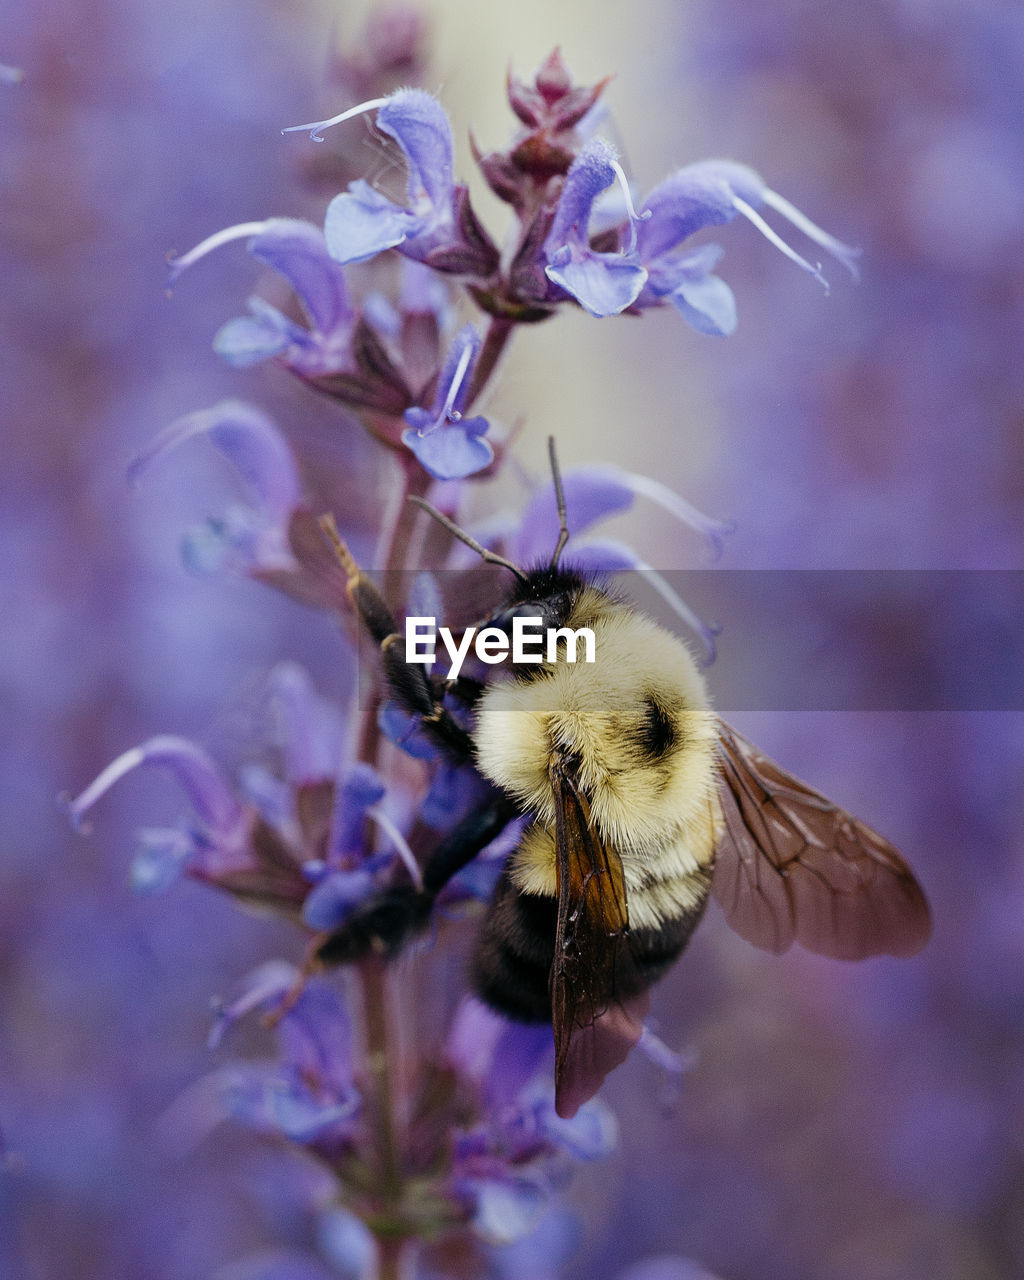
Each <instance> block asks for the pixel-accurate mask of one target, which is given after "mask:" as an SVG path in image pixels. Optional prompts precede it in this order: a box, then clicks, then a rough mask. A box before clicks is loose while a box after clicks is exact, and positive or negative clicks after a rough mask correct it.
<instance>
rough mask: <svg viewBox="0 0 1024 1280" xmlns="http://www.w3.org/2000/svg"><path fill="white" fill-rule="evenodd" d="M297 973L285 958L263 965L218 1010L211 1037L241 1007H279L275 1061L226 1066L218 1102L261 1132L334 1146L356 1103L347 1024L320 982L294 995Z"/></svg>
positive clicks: (322, 1147)
mask: <svg viewBox="0 0 1024 1280" xmlns="http://www.w3.org/2000/svg"><path fill="white" fill-rule="evenodd" d="M297 976H298V975H297V973H296V971H295V970H292V969H291V966H288V965H283V964H279V963H278V964H275V965H263V966H261V967H260V968H259V969H258V970H256V972H255V973H254V974H252V975H250V978H249V980H248V982H247V983H246V984H245V986H244V988H243V991H242V993H241V994H240V996H239V997H238V998H237V999H236V1000H235V1001H233V1002H232V1004H231V1005H229V1006H228V1007H227V1010H226V1011H224V1012H222V1013H221V1015H220V1019H219V1022H218V1027H217V1028H216V1029H215V1033H214V1043H217V1042H218V1041H219V1039H220V1036H221V1034H222V1033H223V1030H224V1028H225V1026H230V1025H232V1024H233V1022H234V1021H237V1018H238V1017H240V1016H241V1015H242V1014H243V1013H248V1012H251V1011H254V1010H256V1009H258V1008H270V1009H272V1010H277V1011H281V1010H283V1012H282V1013H281V1016H280V1018H279V1020H278V1022H277V1024H276V1033H277V1038H278V1042H279V1047H280V1054H281V1056H280V1060H279V1061H276V1062H238V1063H232V1064H229V1065H228V1066H226V1067H224V1068H223V1069H222V1070H221V1071H220V1072H219V1073H218V1081H219V1085H220V1093H221V1101H222V1104H223V1106H224V1108H225V1110H226V1111H227V1112H228V1114H230V1115H232V1116H234V1117H235V1118H236V1119H239V1120H242V1121H243V1122H244V1123H246V1124H249V1125H251V1126H252V1127H254V1128H257V1129H259V1130H261V1131H262V1132H264V1133H267V1134H270V1135H282V1136H284V1137H286V1138H290V1139H291V1140H292V1141H294V1142H299V1143H302V1144H303V1145H307V1146H311V1147H313V1148H314V1149H315V1150H318V1151H320V1152H321V1153H327V1152H333V1151H336V1150H338V1148H339V1147H342V1148H344V1147H345V1146H346V1145H347V1143H348V1141H349V1139H350V1138H351V1136H352V1133H353V1129H354V1125H355V1121H356V1119H357V1116H358V1112H359V1106H360V1098H359V1094H358V1092H357V1091H356V1088H355V1085H354V1083H353V1069H354V1068H353V1047H352V1045H353V1037H352V1026H351V1022H350V1019H349V1015H348V1009H347V1007H346V1005H345V1003H344V1001H343V1000H342V999H341V998H340V996H339V995H338V994H337V992H335V991H334V990H333V988H331V987H329V986H327V985H326V984H325V983H323V982H318V981H317V980H316V979H307V981H306V982H305V983H304V984H303V986H302V988H301V990H300V991H299V992H298V995H295V985H294V984H295V980H296V978H297Z"/></svg>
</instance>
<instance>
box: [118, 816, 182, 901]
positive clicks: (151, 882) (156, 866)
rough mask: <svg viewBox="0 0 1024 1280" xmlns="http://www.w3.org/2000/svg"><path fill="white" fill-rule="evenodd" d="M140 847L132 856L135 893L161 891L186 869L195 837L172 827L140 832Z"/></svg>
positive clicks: (178, 877)
mask: <svg viewBox="0 0 1024 1280" xmlns="http://www.w3.org/2000/svg"><path fill="white" fill-rule="evenodd" d="M138 839H139V851H138V853H136V855H135V857H134V859H133V860H132V868H131V886H132V888H133V889H134V890H135V892H136V893H143V894H150V893H163V891H164V890H165V889H169V888H170V887H171V885H172V884H174V883H175V881H177V880H179V879H180V878H181V876H182V875H183V874H184V872H185V868H186V867H187V865H188V863H189V860H190V859H191V858H192V857H193V856H194V855H195V852H196V842H195V838H194V837H193V836H191V835H190V834H189V833H188V832H187V831H179V830H178V829H177V828H175V827H169V828H159V829H157V828H146V829H144V830H142V831H140V832H139V835H138Z"/></svg>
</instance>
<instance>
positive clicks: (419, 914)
mask: <svg viewBox="0 0 1024 1280" xmlns="http://www.w3.org/2000/svg"><path fill="white" fill-rule="evenodd" d="M517 813H518V809H517V807H516V806H515V804H513V802H512V801H511V800H509V798H508V797H507V796H504V795H496V796H493V797H491V798H490V799H489V800H488V801H487V802H486V803H485V804H484V805H481V807H480V808H478V809H475V810H474V811H473V812H472V813H470V814H467V816H466V817H465V818H463V820H462V821H461V822H460V823H459V825H458V826H457V827H456V828H455V830H454V831H452V832H451V834H450V835H448V836H446V837H445V838H444V840H442V841H441V843H440V844H439V845H438V846H437V848H436V849H435V850H434V852H433V853H432V854H431V856H430V859H429V861H428V862H427V864H426V866H425V867H424V868H423V888H422V889H416V888H415V887H414V886H412V885H392V886H390V887H389V888H387V889H381V890H380V892H379V893H376V894H374V895H373V897H372V898H369V899H368V900H367V901H366V902H364V903H362V904H361V905H360V906H358V907H357V908H356V909H355V910H354V911H353V912H352V913H351V915H349V917H348V918H347V919H346V920H345V921H344V922H343V923H342V924H341V925H339V927H338V928H337V929H335V930H334V931H333V933H329V934H327V936H326V937H324V938H322V939H321V940H320V941H318V942H316V943H314V952H313V954H314V956H315V958H316V960H317V961H319V962H320V963H321V964H325V965H339V964H351V963H352V962H353V961H356V960H361V959H363V958H364V957H365V956H368V955H372V954H375V955H379V956H383V957H384V958H386V959H390V958H391V957H392V956H394V955H397V954H398V952H399V951H400V950H401V949H402V947H403V946H404V945H405V943H406V942H407V941H408V940H409V939H410V938H411V937H412V936H414V935H415V934H416V933H419V932H420V931H421V930H422V929H423V928H425V927H426V924H427V922H428V920H429V919H430V913H431V911H432V909H433V906H434V900H435V898H436V897H437V895H438V894H439V893H440V892H441V890H442V889H443V888H444V886H445V885H446V884H447V883H448V881H449V880H450V879H451V878H452V876H454V875H455V874H456V872H458V871H461V870H462V868H463V867H464V866H466V864H467V863H469V862H472V860H473V859H474V858H475V857H476V855H477V854H478V853H479V852H480V850H481V849H483V848H485V847H486V846H487V845H489V844H490V843H491V841H492V840H494V839H495V838H496V837H497V836H499V835H501V833H502V831H504V829H505V828H506V827H507V826H508V824H509V823H510V822H511V821H512V819H513V818H514V817H515V816H516V815H517Z"/></svg>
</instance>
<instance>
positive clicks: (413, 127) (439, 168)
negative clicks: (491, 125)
mask: <svg viewBox="0 0 1024 1280" xmlns="http://www.w3.org/2000/svg"><path fill="white" fill-rule="evenodd" d="M377 128H378V129H381V130H382V131H383V132H384V133H386V134H388V135H389V136H390V137H392V138H394V139H395V141H396V142H397V143H398V145H399V146H400V147H401V149H402V152H403V154H404V155H405V159H406V162H407V164H408V166H409V200H410V201H411V202H412V203H413V205H414V206H415V205H416V204H418V203H419V202H420V201H422V199H423V197H424V196H426V197H427V199H429V201H430V203H431V204H432V205H433V206H434V208H435V210H438V211H439V212H440V211H441V210H445V209H450V207H451V202H452V192H453V190H454V186H455V179H454V176H453V169H452V127H451V124H450V123H449V121H448V117H447V115H446V114H445V111H444V108H443V107H442V106H441V104H440V103H439V102H438V100H437V99H436V98H435V97H433V96H432V95H431V94H429V93H424V91H423V90H422V89H399V91H398V92H397V93H393V94H392V95H391V97H390V98H388V100H387V102H386V103H385V104H384V106H383V107H381V109H380V110H379V111H378V112H377Z"/></svg>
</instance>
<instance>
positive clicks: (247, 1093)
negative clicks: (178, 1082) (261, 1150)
mask: <svg viewBox="0 0 1024 1280" xmlns="http://www.w3.org/2000/svg"><path fill="white" fill-rule="evenodd" d="M220 1085H221V1098H222V1102H223V1105H224V1107H225V1110H226V1111H227V1112H228V1114H229V1115H232V1116H234V1117H235V1118H236V1119H238V1120H241V1121H243V1122H244V1123H246V1124H250V1125H252V1126H254V1127H255V1128H257V1129H260V1130H263V1131H264V1132H268V1133H272V1134H273V1133H281V1134H284V1136H285V1137H287V1138H291V1139H293V1140H294V1141H295V1142H313V1141H315V1140H316V1139H317V1138H319V1137H321V1136H323V1135H324V1134H325V1132H327V1131H330V1130H332V1129H340V1130H341V1131H342V1132H344V1131H345V1130H347V1129H348V1127H349V1126H350V1124H351V1122H352V1120H353V1119H354V1117H355V1115H356V1112H357V1110H358V1098H357V1097H356V1096H355V1095H354V1094H353V1095H351V1096H349V1097H347V1098H345V1099H344V1100H342V1101H340V1102H322V1101H321V1100H320V1099H319V1098H316V1097H314V1096H313V1095H312V1094H311V1093H310V1092H309V1090H308V1089H306V1088H305V1087H304V1086H303V1085H301V1084H300V1083H299V1082H297V1081H295V1080H291V1079H288V1078H287V1077H286V1076H284V1075H283V1074H281V1069H280V1068H278V1067H277V1066H272V1067H270V1066H256V1065H253V1066H250V1065H245V1066H243V1065H241V1064H238V1065H237V1066H234V1067H231V1068H228V1069H226V1070H225V1071H224V1072H223V1073H222V1074H221V1076H220Z"/></svg>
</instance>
